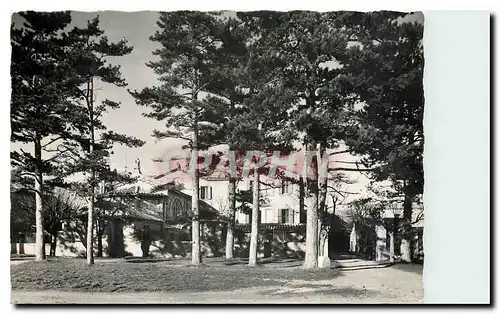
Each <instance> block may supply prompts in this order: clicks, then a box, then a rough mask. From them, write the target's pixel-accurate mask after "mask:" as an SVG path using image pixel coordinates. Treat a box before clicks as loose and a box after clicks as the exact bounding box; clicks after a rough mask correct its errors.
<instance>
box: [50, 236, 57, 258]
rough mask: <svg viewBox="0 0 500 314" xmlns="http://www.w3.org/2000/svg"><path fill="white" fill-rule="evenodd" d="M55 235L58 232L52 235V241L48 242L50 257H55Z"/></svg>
mask: <svg viewBox="0 0 500 314" xmlns="http://www.w3.org/2000/svg"><path fill="white" fill-rule="evenodd" d="M57 234H58V232H55V233H54V234H52V239H51V240H52V241H51V242H50V256H56V249H57Z"/></svg>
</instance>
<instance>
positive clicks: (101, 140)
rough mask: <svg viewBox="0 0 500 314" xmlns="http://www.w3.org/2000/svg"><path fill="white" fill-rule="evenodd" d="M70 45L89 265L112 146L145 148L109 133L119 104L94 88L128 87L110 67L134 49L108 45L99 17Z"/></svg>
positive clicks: (70, 37) (77, 32) (77, 31)
mask: <svg viewBox="0 0 500 314" xmlns="http://www.w3.org/2000/svg"><path fill="white" fill-rule="evenodd" d="M68 40H69V41H70V42H71V55H70V57H71V60H72V61H73V84H74V85H75V87H76V88H75V90H76V91H77V93H78V95H77V97H75V98H74V99H73V102H74V103H75V104H77V105H78V110H76V111H75V112H74V116H73V120H76V121H79V123H80V128H79V130H78V132H77V133H76V134H75V140H76V141H77V142H78V143H79V144H80V146H81V148H83V153H82V152H80V153H77V154H76V156H73V159H74V160H75V162H74V164H73V169H72V171H73V172H79V171H83V172H84V173H88V174H89V178H88V180H87V184H86V191H85V194H86V196H87V197H88V199H89V206H88V221H87V246H86V249H87V264H89V265H92V264H93V263H94V246H93V238H94V237H93V235H94V207H95V204H96V195H97V190H96V188H97V185H98V183H99V174H100V173H101V172H103V171H106V170H107V159H108V157H109V155H110V152H111V149H112V146H113V144H115V143H117V144H122V145H126V146H130V147H137V146H142V145H143V144H144V142H143V141H141V140H139V139H137V138H135V137H130V136H126V135H123V134H118V133H115V132H113V131H107V128H106V126H105V125H104V124H103V122H102V117H103V115H104V114H105V113H106V112H107V111H108V110H109V109H118V108H119V107H120V103H118V102H116V101H113V100H110V99H101V100H99V99H97V97H96V95H95V93H94V92H95V87H94V84H95V82H96V81H100V82H102V83H106V84H113V85H115V86H118V87H125V86H126V85H127V84H126V82H125V80H124V79H123V78H122V77H121V73H120V67H119V66H115V65H112V64H110V63H108V60H109V59H110V58H113V57H120V56H124V55H127V54H129V53H130V52H131V51H132V47H130V46H128V45H127V41H126V39H122V40H120V41H119V42H117V43H111V42H109V40H108V38H107V37H106V36H104V31H103V30H102V29H100V28H99V17H96V18H94V19H93V20H91V21H89V22H88V23H87V27H86V28H78V27H75V28H74V29H73V30H71V31H70V32H69V33H68Z"/></svg>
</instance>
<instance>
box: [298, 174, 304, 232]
mask: <svg viewBox="0 0 500 314" xmlns="http://www.w3.org/2000/svg"><path fill="white" fill-rule="evenodd" d="M304 198H305V189H304V178H302V177H300V178H299V219H300V220H299V222H300V223H301V224H302V223H306V218H305V217H304V214H305V208H306V207H305V204H304Z"/></svg>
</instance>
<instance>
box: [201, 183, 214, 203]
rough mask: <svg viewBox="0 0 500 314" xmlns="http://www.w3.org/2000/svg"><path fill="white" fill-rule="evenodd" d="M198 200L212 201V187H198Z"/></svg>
mask: <svg viewBox="0 0 500 314" xmlns="http://www.w3.org/2000/svg"><path fill="white" fill-rule="evenodd" d="M200 199H202V200H211V199H212V187H211V186H200Z"/></svg>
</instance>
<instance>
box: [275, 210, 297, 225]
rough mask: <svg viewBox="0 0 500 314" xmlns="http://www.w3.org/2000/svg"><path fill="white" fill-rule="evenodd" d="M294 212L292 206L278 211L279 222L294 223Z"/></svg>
mask: <svg viewBox="0 0 500 314" xmlns="http://www.w3.org/2000/svg"><path fill="white" fill-rule="evenodd" d="M293 218H294V213H293V210H291V209H290V208H282V209H280V211H279V212H278V222H279V223H283V224H293V223H294V219H293Z"/></svg>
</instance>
